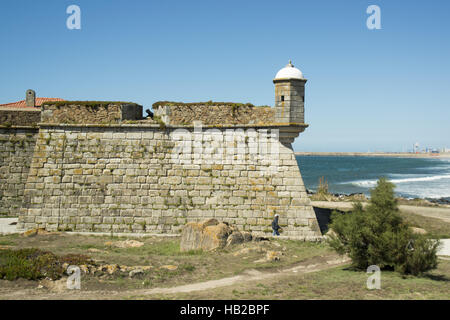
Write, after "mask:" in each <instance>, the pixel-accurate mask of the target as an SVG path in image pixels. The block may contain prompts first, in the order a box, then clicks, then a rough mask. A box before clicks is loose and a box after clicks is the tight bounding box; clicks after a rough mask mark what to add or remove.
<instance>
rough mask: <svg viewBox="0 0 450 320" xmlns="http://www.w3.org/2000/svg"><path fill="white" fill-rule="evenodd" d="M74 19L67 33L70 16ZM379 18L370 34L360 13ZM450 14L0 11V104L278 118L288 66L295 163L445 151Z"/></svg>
mask: <svg viewBox="0 0 450 320" xmlns="http://www.w3.org/2000/svg"><path fill="white" fill-rule="evenodd" d="M72 4H76V5H78V6H79V7H80V8H81V30H69V29H67V27H66V19H67V18H68V17H69V15H68V14H67V13H66V8H67V7H68V6H69V5H72ZM371 4H375V5H378V6H379V7H380V8H381V26H382V29H381V30H369V29H368V28H367V27H366V19H367V17H368V16H369V15H368V14H367V13H366V8H367V7H368V6H369V5H371ZM449 39H450V1H446V0H442V1H439V0H434V1H401V0H397V1H380V0H373V1H357V0H355V1H331V0H330V1H323V0H318V1H300V0H297V1H261V0H259V1H243V0H240V1H235V0H228V1H212V0H209V1H193V0H192V1H186V0H184V1H143V0H142V1H138V0H128V1H125V0H108V1H105V0H71V1H65V0H48V1H31V0H30V1H24V0H14V1H12V0H2V1H1V3H0V43H1V44H2V45H1V50H0V70H1V73H0V103H7V102H12V101H17V100H21V99H23V97H24V94H25V90H26V89H29V88H32V89H34V90H36V92H37V95H38V96H41V97H42V96H45V97H61V98H65V99H71V100H72V99H77V100H122V101H123V100H126V101H133V102H137V103H140V104H142V105H144V107H145V108H148V107H150V106H151V104H152V103H153V102H155V101H158V100H175V101H185V102H192V101H207V100H216V101H234V102H251V103H254V104H257V105H262V104H269V105H273V100H274V87H273V83H272V79H273V77H274V76H275V74H276V72H277V71H278V70H279V69H280V68H282V67H284V66H285V65H286V64H287V62H288V60H289V59H292V61H293V64H294V65H295V66H296V67H298V68H299V69H301V70H302V72H303V74H304V76H305V77H306V78H307V79H308V83H307V84H306V106H305V108H306V122H307V123H309V124H310V127H309V128H308V129H307V130H306V131H305V132H304V133H302V134H301V135H300V137H299V138H297V140H296V141H295V143H294V149H295V150H299V151H368V150H371V151H375V150H383V151H403V150H406V149H407V148H409V149H411V146H412V144H413V143H414V142H419V143H420V145H421V146H430V147H443V146H447V147H450V77H449V74H450V40H449Z"/></svg>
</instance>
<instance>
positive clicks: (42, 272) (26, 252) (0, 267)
mask: <svg viewBox="0 0 450 320" xmlns="http://www.w3.org/2000/svg"><path fill="white" fill-rule="evenodd" d="M88 262H90V260H89V258H88V257H86V256H83V255H67V256H63V257H58V256H56V255H55V254H53V253H51V252H48V251H42V250H39V249H34V248H27V249H19V250H1V251H0V279H6V280H16V279H18V278H24V279H28V280H38V279H42V278H46V277H47V278H50V279H52V280H56V279H59V278H61V276H62V275H63V273H64V271H65V270H64V269H63V264H64V263H68V264H74V265H81V264H86V263H88Z"/></svg>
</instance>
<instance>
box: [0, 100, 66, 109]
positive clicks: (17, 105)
mask: <svg viewBox="0 0 450 320" xmlns="http://www.w3.org/2000/svg"><path fill="white" fill-rule="evenodd" d="M46 101H64V99H60V98H36V102H35V107H40V106H41V105H42V104H43V103H44V102H46ZM0 108H30V107H27V104H26V101H25V100H21V101H17V102H11V103H5V104H0Z"/></svg>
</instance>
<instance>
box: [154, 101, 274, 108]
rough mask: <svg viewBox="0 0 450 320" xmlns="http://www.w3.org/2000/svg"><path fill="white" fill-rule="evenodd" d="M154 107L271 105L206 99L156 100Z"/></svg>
mask: <svg viewBox="0 0 450 320" xmlns="http://www.w3.org/2000/svg"><path fill="white" fill-rule="evenodd" d="M152 106H153V108H156V107H159V106H185V107H190V106H229V107H234V108H236V107H251V108H253V107H258V108H259V107H269V108H270V106H255V105H253V104H251V103H236V102H216V101H211V100H210V101H206V102H188V103H186V102H175V101H158V102H155V103H154V104H153V105H152Z"/></svg>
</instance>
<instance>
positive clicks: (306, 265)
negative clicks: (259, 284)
mask: <svg viewBox="0 0 450 320" xmlns="http://www.w3.org/2000/svg"><path fill="white" fill-rule="evenodd" d="M349 261H350V260H349V259H347V258H344V257H339V256H337V255H329V256H324V257H315V258H312V259H308V260H306V261H304V262H301V263H299V264H298V265H296V266H294V267H290V268H287V269H282V270H279V271H276V272H261V271H258V270H255V269H251V270H247V271H246V272H244V273H243V274H241V275H237V276H233V277H227V278H222V279H218V280H210V281H205V282H199V283H193V284H187V285H182V286H176V287H170V288H153V289H137V290H124V291H76V290H67V289H65V279H62V280H59V281H57V282H56V283H55V284H54V287H53V288H51V289H50V290H48V289H21V290H14V291H11V289H9V290H8V289H6V288H4V289H2V288H0V299H121V298H128V297H132V296H140V297H142V296H148V298H151V296H152V295H155V294H174V293H187V292H193V291H202V290H210V289H215V288H220V287H226V286H231V285H234V284H237V283H243V282H252V281H260V280H265V279H270V278H275V277H281V276H285V275H295V274H306V273H311V272H317V271H321V270H325V269H329V268H333V267H337V266H340V265H344V264H346V263H348V262H349Z"/></svg>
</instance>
